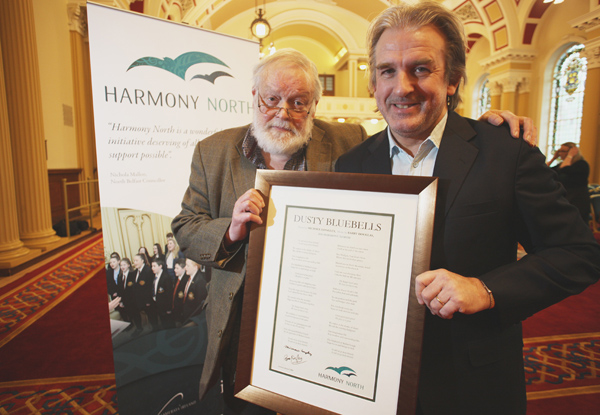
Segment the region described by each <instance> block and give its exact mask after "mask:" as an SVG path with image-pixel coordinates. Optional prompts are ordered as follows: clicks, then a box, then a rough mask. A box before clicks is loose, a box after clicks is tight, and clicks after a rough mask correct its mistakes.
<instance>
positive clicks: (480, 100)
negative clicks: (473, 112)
mask: <svg viewBox="0 0 600 415" xmlns="http://www.w3.org/2000/svg"><path fill="white" fill-rule="evenodd" d="M490 108H492V96H491V95H490V81H489V80H488V79H486V80H485V81H484V82H483V83H482V84H481V88H479V96H478V97H477V118H479V117H481V116H482V115H483V113H484V112H486V111H489V109H490Z"/></svg>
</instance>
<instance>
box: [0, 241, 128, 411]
mask: <svg viewBox="0 0 600 415" xmlns="http://www.w3.org/2000/svg"><path fill="white" fill-rule="evenodd" d="M104 274H105V273H104V250H103V245H102V234H97V235H95V236H92V237H90V238H88V239H87V240H85V241H84V242H81V243H80V244H79V245H78V246H77V247H75V248H73V249H70V250H68V251H66V252H65V253H64V254H62V255H60V256H59V257H57V258H55V259H54V260H52V261H50V262H49V263H47V264H45V265H44V266H42V267H40V268H38V269H36V270H35V271H32V272H30V273H28V274H26V275H24V276H23V277H21V278H20V279H18V280H17V281H15V282H13V283H11V284H9V285H7V286H6V287H3V288H2V289H0V361H1V362H2V363H1V366H2V370H0V415H4V414H15V415H21V414H23V415H25V414H57V415H58V414H98V415H105V414H106V415H108V414H116V413H117V405H116V387H115V377H114V373H101V372H99V374H87V373H86V372H89V371H90V370H91V371H92V372H94V369H95V368H98V367H100V368H103V369H105V368H106V367H107V366H108V367H112V361H111V362H110V363H109V364H108V365H106V364H101V365H95V364H94V363H93V362H86V363H85V364H83V363H81V364H78V363H77V359H78V357H75V358H74V359H69V356H70V355H73V354H75V353H73V352H72V350H68V347H69V345H72V344H76V345H83V346H85V347H86V348H88V349H89V350H87V351H86V352H85V353H86V354H87V358H88V360H89V359H91V360H93V359H94V356H96V357H98V358H100V356H106V352H108V356H109V357H110V356H111V353H112V351H111V349H110V332H109V331H108V329H106V330H105V329H102V330H101V331H100V332H101V333H102V335H103V336H104V337H108V339H106V340H108V343H107V342H106V341H105V342H101V341H98V339H94V338H93V337H98V332H97V331H96V330H95V328H94V326H93V325H90V321H89V320H90V319H89V318H86V317H88V316H89V317H94V315H93V314H91V313H90V314H86V315H78V314H77V313H78V312H77V310H75V311H74V312H73V311H71V309H70V308H69V304H71V308H72V307H75V308H79V309H81V308H82V305H83V306H84V307H85V305H86V304H89V305H90V306H92V305H96V307H97V306H102V305H103V306H104V307H106V305H105V304H106V300H105V299H103V297H99V296H98V294H99V291H98V289H99V288H101V287H103V286H104V285H105V284H106V283H105V282H104V281H105V277H104ZM92 282H93V283H92ZM88 287H89V288H88ZM86 291H93V292H86ZM100 292H102V291H100ZM74 294H76V295H74ZM90 295H91V299H88V298H87V297H88V296H90ZM82 303H83V304H82ZM65 307H66V308H65ZM65 311H67V313H66V314H67V316H65V315H64V314H65ZM102 311H104V313H106V308H103V310H102ZM83 312H84V310H81V311H80V312H79V313H80V314H83ZM104 313H103V314H104ZM68 315H73V317H71V318H69V317H68ZM106 316H107V314H106ZM92 323H93V322H92ZM89 337H91V338H89ZM32 340H33V341H32ZM86 342H88V343H89V344H87V343H86ZM94 344H98V347H101V345H103V346H104V348H106V347H107V346H108V350H105V353H104V354H101V353H99V351H98V350H94V349H93V345H94ZM65 349H67V350H65ZM11 357H12V359H11ZM96 372H97V370H96ZM105 372H106V371H105ZM109 372H110V371H109ZM57 373H60V374H61V376H60V377H54V376H52V375H51V374H57ZM40 374H42V375H43V376H44V377H39V375H40Z"/></svg>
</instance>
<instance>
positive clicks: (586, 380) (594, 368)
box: [523, 333, 600, 400]
mask: <svg viewBox="0 0 600 415" xmlns="http://www.w3.org/2000/svg"><path fill="white" fill-rule="evenodd" d="M523 356H524V361H525V373H526V375H525V378H526V382H527V391H528V393H527V397H528V399H529V400H534V399H545V398H553V397H559V396H568V395H583V394H592V393H600V333H582V334H574V335H565V336H551V337H541V338H530V339H527V342H526V343H525V347H524V348H523Z"/></svg>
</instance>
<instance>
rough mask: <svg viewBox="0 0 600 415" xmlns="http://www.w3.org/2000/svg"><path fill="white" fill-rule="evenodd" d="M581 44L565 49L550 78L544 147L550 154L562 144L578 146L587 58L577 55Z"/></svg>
mask: <svg viewBox="0 0 600 415" xmlns="http://www.w3.org/2000/svg"><path fill="white" fill-rule="evenodd" d="M582 51H583V45H575V46H572V47H571V48H569V49H568V50H567V51H566V52H565V53H564V54H563V55H562V56H561V57H560V58H559V60H558V63H557V64H556V67H555V68H554V74H553V77H552V98H551V103H550V125H549V126H548V127H549V128H548V132H549V137H548V148H547V152H546V155H548V157H551V155H552V154H554V152H555V151H556V150H557V149H558V148H560V146H561V144H562V143H566V142H568V141H572V142H574V143H575V144H577V145H579V140H580V138H581V116H582V113H583V95H584V92H585V79H586V75H587V59H586V58H584V57H582V56H581V52H582Z"/></svg>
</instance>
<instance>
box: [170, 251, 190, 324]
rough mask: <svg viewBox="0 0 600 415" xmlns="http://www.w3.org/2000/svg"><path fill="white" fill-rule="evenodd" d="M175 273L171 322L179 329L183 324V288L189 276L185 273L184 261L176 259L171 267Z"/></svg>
mask: <svg viewBox="0 0 600 415" xmlns="http://www.w3.org/2000/svg"><path fill="white" fill-rule="evenodd" d="M173 271H174V272H175V277H176V280H175V287H174V288H173V320H175V324H176V325H177V326H178V327H179V326H181V324H182V323H183V299H184V298H185V286H186V285H187V281H188V278H189V275H187V274H186V272H185V259H184V258H177V259H176V260H175V265H174V266H173Z"/></svg>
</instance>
